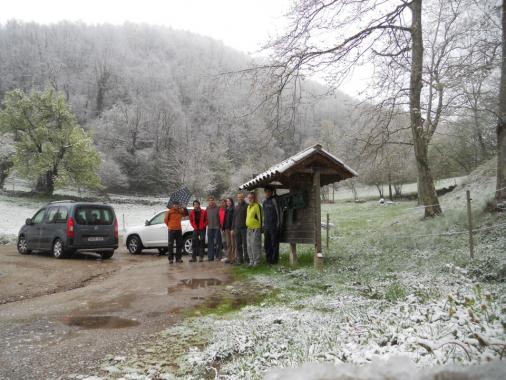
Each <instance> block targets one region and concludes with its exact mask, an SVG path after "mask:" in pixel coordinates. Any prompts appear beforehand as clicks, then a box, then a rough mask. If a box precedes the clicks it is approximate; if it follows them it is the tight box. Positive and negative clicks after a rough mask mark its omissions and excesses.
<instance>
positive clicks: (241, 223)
mask: <svg viewBox="0 0 506 380" xmlns="http://www.w3.org/2000/svg"><path fill="white" fill-rule="evenodd" d="M244 198H245V196H244V194H243V193H239V194H237V205H236V206H235V210H234V218H233V220H232V228H233V230H234V240H235V263H236V264H243V263H248V262H249V259H248V245H247V238H246V236H247V232H248V228H247V227H246V211H247V209H248V204H247V203H246V201H245V200H244Z"/></svg>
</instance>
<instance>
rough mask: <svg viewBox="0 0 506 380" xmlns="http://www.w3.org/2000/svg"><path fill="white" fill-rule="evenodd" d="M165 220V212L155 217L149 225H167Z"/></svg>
mask: <svg viewBox="0 0 506 380" xmlns="http://www.w3.org/2000/svg"><path fill="white" fill-rule="evenodd" d="M164 219H165V211H164V212H161V213H159V214H158V215H155V217H154V218H152V219H151V220H150V221H149V224H150V225H155V224H163V223H165V221H164Z"/></svg>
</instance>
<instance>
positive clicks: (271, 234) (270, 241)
mask: <svg viewBox="0 0 506 380" xmlns="http://www.w3.org/2000/svg"><path fill="white" fill-rule="evenodd" d="M264 192H265V200H264V202H263V204H262V208H263V211H264V224H263V227H264V248H265V256H266V260H267V263H268V264H277V263H278V262H279V234H280V232H281V223H282V215H281V208H280V207H279V202H278V199H277V196H276V195H275V193H274V189H273V188H271V187H266V188H265V189H264Z"/></svg>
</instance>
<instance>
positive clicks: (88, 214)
mask: <svg viewBox="0 0 506 380" xmlns="http://www.w3.org/2000/svg"><path fill="white" fill-rule="evenodd" d="M74 210H75V212H74V220H75V226H74V245H75V246H78V247H79V248H90V249H91V248H100V247H103V246H113V245H115V244H116V242H115V238H114V219H115V218H116V216H115V214H114V210H113V209H112V207H110V206H106V205H77V206H76V207H75V208H74Z"/></svg>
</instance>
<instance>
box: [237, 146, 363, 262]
mask: <svg viewBox="0 0 506 380" xmlns="http://www.w3.org/2000/svg"><path fill="white" fill-rule="evenodd" d="M356 175H357V172H355V171H354V170H353V169H352V168H350V167H349V166H347V165H346V164H344V163H343V162H342V161H341V160H340V159H339V158H337V157H335V156H334V155H332V154H330V153H329V152H327V151H326V150H325V149H323V148H322V146H321V145H320V144H316V145H313V146H311V147H309V148H307V149H304V150H303V151H301V152H299V153H297V154H295V155H294V156H292V157H289V158H287V159H286V160H284V161H282V162H280V163H279V164H276V165H274V166H272V167H271V168H270V169H268V170H267V171H265V172H263V173H261V174H258V175H257V176H256V177H255V178H253V179H251V180H250V181H248V182H246V183H244V184H243V185H241V186H240V189H241V190H254V189H257V188H261V187H265V186H271V187H273V188H276V189H283V190H285V191H283V194H280V195H279V203H280V207H281V210H282V213H283V230H282V232H281V236H280V242H281V243H289V244H290V248H291V253H290V264H291V265H296V264H297V244H313V245H314V246H315V255H314V264H315V267H318V266H320V264H321V262H322V259H323V255H322V243H321V196H320V188H321V187H322V186H325V185H329V184H331V183H334V182H339V181H342V180H345V179H348V178H351V177H354V176H356ZM280 193H281V192H280Z"/></svg>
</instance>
